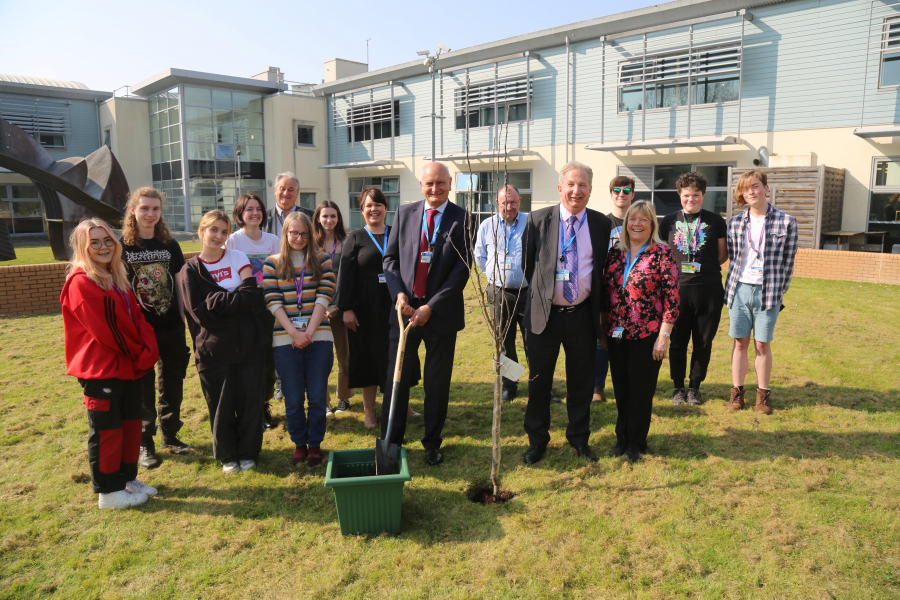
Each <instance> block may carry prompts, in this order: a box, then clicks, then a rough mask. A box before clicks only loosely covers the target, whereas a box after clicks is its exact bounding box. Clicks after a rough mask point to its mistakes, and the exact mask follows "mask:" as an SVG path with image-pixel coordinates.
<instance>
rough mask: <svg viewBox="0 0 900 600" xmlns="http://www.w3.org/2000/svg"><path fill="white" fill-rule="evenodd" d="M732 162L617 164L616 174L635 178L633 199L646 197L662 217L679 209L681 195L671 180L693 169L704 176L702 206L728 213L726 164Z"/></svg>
mask: <svg viewBox="0 0 900 600" xmlns="http://www.w3.org/2000/svg"><path fill="white" fill-rule="evenodd" d="M729 166H734V165H733V164H731V165H728V164H724V165H722V164H718V165H703V164H695V163H694V164H681V165H640V166H636V165H635V166H627V165H619V167H618V168H617V170H616V175H624V176H626V177H631V178H632V179H634V180H635V182H636V184H635V194H634V199H635V200H650V201H652V202H653V205H654V207H655V208H656V215H657V216H658V217H664V216H666V215H668V214H670V213H673V212H675V211H678V210H681V198H680V197H679V195H678V188H677V187H675V182H676V181H678V178H679V177H681V175H683V174H684V173H688V172H690V171H697V172H698V173H700V174H701V175H703V176H704V177H706V194H704V196H703V208H705V209H706V210H709V211H712V212H715V213H719V214H720V215H722V216H723V217H724V216H726V215H727V214H728V167H729Z"/></svg>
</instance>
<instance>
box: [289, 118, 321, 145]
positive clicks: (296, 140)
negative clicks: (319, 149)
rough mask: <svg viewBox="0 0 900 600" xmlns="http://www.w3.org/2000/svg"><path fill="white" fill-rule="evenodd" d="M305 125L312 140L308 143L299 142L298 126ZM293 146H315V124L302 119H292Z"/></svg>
mask: <svg viewBox="0 0 900 600" xmlns="http://www.w3.org/2000/svg"><path fill="white" fill-rule="evenodd" d="M301 127H305V128H307V129H309V130H310V138H312V142H310V143H309V144H301V143H300V128H301ZM294 147H295V148H315V147H316V126H315V125H314V124H312V123H306V122H304V121H294Z"/></svg>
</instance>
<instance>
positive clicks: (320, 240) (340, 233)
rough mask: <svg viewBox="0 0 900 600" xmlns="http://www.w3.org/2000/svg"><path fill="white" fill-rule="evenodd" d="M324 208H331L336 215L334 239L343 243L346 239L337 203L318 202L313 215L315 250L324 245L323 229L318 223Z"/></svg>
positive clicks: (329, 201) (328, 201)
mask: <svg viewBox="0 0 900 600" xmlns="http://www.w3.org/2000/svg"><path fill="white" fill-rule="evenodd" d="M326 208H333V209H334V210H335V212H336V213H337V217H338V219H337V225H335V226H334V239H336V240H337V241H339V242H343V241H344V240H345V239H347V230H346V229H344V217H343V216H342V215H341V209H340V208H338V205H337V203H335V201H334V200H322V201H321V202H319V205H318V206H317V207H316V212H315V213H313V237H315V238H316V248H321V249H323V250H324V248H322V245H323V244H325V228H324V227H322V224H321V223H320V222H319V215H321V214H322V211H323V210H325V209H326Z"/></svg>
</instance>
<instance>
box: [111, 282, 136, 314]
mask: <svg viewBox="0 0 900 600" xmlns="http://www.w3.org/2000/svg"><path fill="white" fill-rule="evenodd" d="M113 287H114V288H116V291H117V292H119V295H120V296H122V300H124V301H125V308H127V309H128V318H129V319H131V320H132V321H134V316H133V315H132V314H131V303H130V302H128V294H126V293H125V292H123V291H122V290H121V289H119V286H117V285H116V284H113Z"/></svg>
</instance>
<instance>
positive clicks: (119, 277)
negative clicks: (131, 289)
mask: <svg viewBox="0 0 900 600" xmlns="http://www.w3.org/2000/svg"><path fill="white" fill-rule="evenodd" d="M95 227H99V228H100V229H103V230H104V231H106V235H108V236H109V237H111V238H112V239H113V241H114V242H115V245H114V246H113V247H112V253H113V256H112V260H111V261H110V262H109V265H100V264H98V263H97V262H95V261H94V259H93V258H91V253H90V250H88V248H89V247H90V245H91V229H94V228H95ZM69 247H71V248H72V261H71V262H70V263H69V273H68V275H67V277H70V276H71V275H72V272H73V271H74V270H75V269H76V268H77V267H81V268H82V269H83V270H84V273H85V274H86V275H87V276H88V277H90V279H91V281H93V282H94V283H96V284H97V285H98V286H100V288H101V289H104V290H108V289H109V288H111V287H112V286H113V285H116V286H118V287H119V288H120V289H123V290H124V289H126V288H128V276H127V275H126V274H125V265H124V264H122V244H120V243H119V240H117V239H116V235H115V234H114V233H113V230H112V228H111V227H110V226H109V225H108V224H107V222H106V221H104V220H103V219H85V220H84V221H82V222H81V223H79V224H78V225H76V226H75V229H73V230H72V235H71V236H69Z"/></svg>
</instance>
